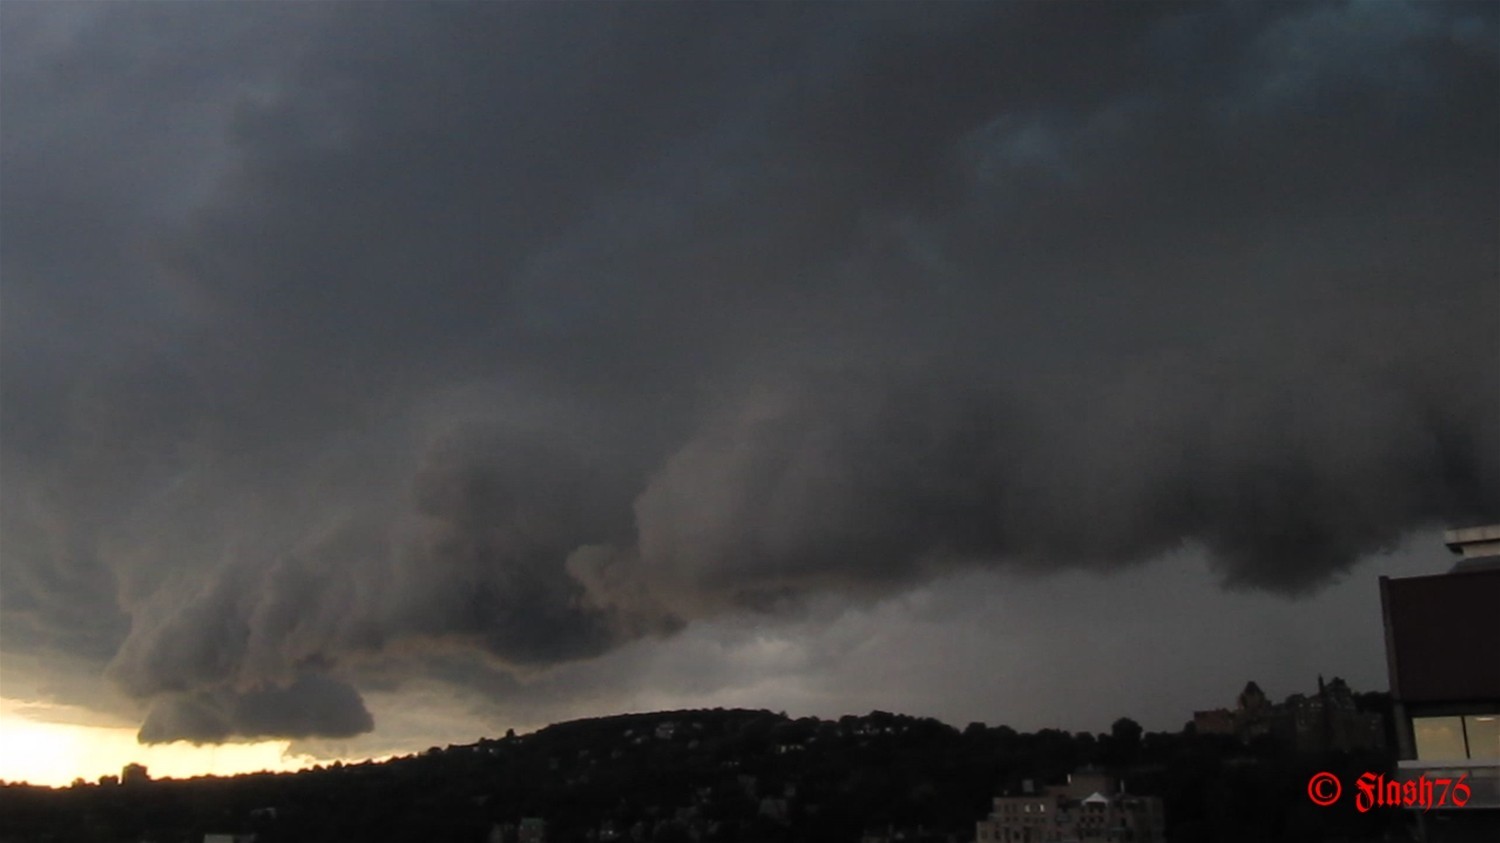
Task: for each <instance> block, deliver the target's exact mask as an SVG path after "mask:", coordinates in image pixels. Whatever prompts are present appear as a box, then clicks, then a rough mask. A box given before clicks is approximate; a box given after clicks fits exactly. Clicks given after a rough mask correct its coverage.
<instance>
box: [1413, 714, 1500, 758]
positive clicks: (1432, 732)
mask: <svg viewBox="0 0 1500 843" xmlns="http://www.w3.org/2000/svg"><path fill="white" fill-rule="evenodd" d="M1411 726H1412V733H1413V734H1414V735H1415V737H1416V741H1417V758H1418V759H1420V760H1422V761H1445V760H1457V759H1463V758H1483V759H1496V758H1500V714H1464V715H1455V716H1452V717H1413V718H1412V721H1411Z"/></svg>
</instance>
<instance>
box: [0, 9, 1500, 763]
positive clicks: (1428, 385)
mask: <svg viewBox="0 0 1500 843" xmlns="http://www.w3.org/2000/svg"><path fill="white" fill-rule="evenodd" d="M0 17H3V22H4V27H3V33H4V35H3V37H4V49H3V50H0V62H3V73H0V89H3V90H0V95H3V96H0V103H3V106H0V108H3V118H4V119H3V125H4V135H5V141H6V143H5V146H4V152H3V158H0V165H3V171H4V179H5V182H6V190H5V191H4V195H3V197H0V225H3V229H4V233H5V240H6V246H5V249H4V251H3V255H0V261H3V273H4V276H5V279H6V282H5V285H4V288H3V290H0V293H3V297H4V308H3V317H0V318H3V320H4V331H3V334H0V352H3V367H4V369H3V380H0V414H3V425H0V447H3V461H4V466H5V470H4V482H3V487H0V492H3V519H4V524H3V530H0V550H3V559H4V585H5V587H4V589H3V591H0V609H3V613H0V633H3V637H0V646H3V648H4V649H5V650H6V651H9V652H16V653H48V652H55V653H59V654H65V655H66V657H67V658H68V659H70V660H74V661H76V662H78V663H81V664H84V665H89V666H92V667H93V668H94V669H103V670H104V671H105V673H106V674H107V676H108V677H109V678H110V680H111V681H112V682H113V683H114V684H115V685H116V686H117V687H118V688H120V689H121V690H123V691H124V692H125V694H126V695H127V696H128V698H129V699H131V700H133V701H134V703H133V704H134V705H136V706H137V707H138V709H139V712H142V713H143V717H144V725H143V727H142V729H141V733H140V737H141V739H142V740H143V741H170V740H174V739H189V740H195V741H200V742H214V741H222V740H229V739H235V738H255V737H267V736H276V737H293V738H315V737H327V738H344V737H348V736H350V735H355V734H359V733H361V732H364V731H368V730H369V729H371V728H373V725H374V723H373V720H372V717H371V715H370V713H369V711H368V709H367V707H366V706H365V704H364V702H363V700H362V698H361V695H360V691H359V690H357V689H361V688H363V689H366V690H371V689H389V688H398V687H400V686H401V685H402V684H403V683H406V682H417V681H422V682H428V681H437V682H447V683H451V684H455V685H460V686H462V685H466V684H467V685H470V686H472V687H475V688H484V687H487V686H488V684H492V683H494V682H496V681H497V680H494V679H493V678H481V674H482V675H483V676H491V673H492V672H498V673H497V674H496V675H503V676H509V677H511V680H510V681H513V682H522V683H524V682H526V681H528V677H531V678H534V677H538V676H543V675H545V674H546V673H547V671H549V670H553V669H555V667H556V666H557V665H561V664H564V663H570V662H577V661H580V660H589V659H595V658H598V657H600V656H602V655H603V654H606V653H609V652H611V651H615V650H617V648H619V647H621V646H622V645H624V644H627V643H629V642H650V641H653V640H658V639H660V638H661V637H664V636H672V635H674V634H678V633H680V632H681V631H682V630H683V629H684V628H686V627H688V626H690V625H692V624H695V623H703V622H710V621H713V620H714V619H722V618H726V617H737V616H741V615H745V616H756V615H762V616H765V617H767V618H786V617H789V616H794V615H796V614H797V613H798V612H799V611H806V609H807V607H808V605H810V601H816V600H822V599H825V598H826V597H827V596H828V595H834V596H836V597H838V598H839V599H841V600H842V599H848V600H852V601H854V602H856V603H857V602H860V601H868V600H870V599H873V598H877V597H881V596H887V595H891V594H895V593H900V592H901V591H903V590H907V589H911V588H915V587H918V586H920V585H922V584H923V583H928V582H931V581H932V580H933V579H934V578H937V577H940V576H947V575H951V574H953V573H954V572H961V571H965V570H972V569H975V568H984V567H995V568H1003V569H1006V570H1010V571H1022V572H1037V573H1047V572H1057V571H1063V570H1113V569H1116V568H1118V567H1120V566H1124V565H1132V564H1143V563H1147V562H1149V561H1150V560H1155V559H1160V558H1162V557H1164V556H1166V555H1169V554H1171V553H1173V552H1175V551H1177V550H1179V549H1180V548H1183V547H1185V546H1191V547H1197V548H1203V549H1204V550H1205V551H1206V554H1207V558H1208V559H1209V560H1210V561H1209V564H1211V565H1212V566H1214V567H1215V569H1216V570H1217V571H1218V573H1219V575H1220V576H1221V578H1222V580H1223V581H1224V582H1225V583H1227V584H1229V585H1232V586H1238V587H1246V588H1254V589H1262V590H1267V591H1270V592H1275V593H1280V594H1288V595H1296V594H1305V593H1307V592H1309V591H1312V590H1315V589H1317V588H1319V587H1320V586H1323V585H1325V584H1327V583H1328V582H1330V581H1331V580H1332V579H1334V578H1336V577H1337V576H1338V575H1339V574H1340V573H1341V572H1344V571H1347V570H1348V569H1349V568H1350V567H1351V566H1352V565H1354V564H1355V563H1356V562H1357V561H1358V560H1360V559H1361V558H1364V557H1367V556H1369V555H1370V554H1372V553H1376V552H1378V551H1381V550H1384V549H1389V548H1391V547H1394V546H1396V545H1397V544H1398V543H1399V542H1400V541H1402V539H1403V538H1404V537H1406V536H1408V535H1410V534H1411V533H1412V532H1413V531H1416V530H1420V529H1425V528H1430V527H1431V526H1432V525H1435V524H1443V523H1448V522H1457V521H1465V520H1469V519H1492V518H1493V517H1494V513H1496V512H1497V511H1500V436H1497V435H1496V431H1500V390H1496V389H1495V388H1494V372H1495V371H1496V364H1497V363H1500V329H1497V325H1496V319H1495V314H1497V313H1500V277H1497V267H1500V236H1497V234H1496V232H1497V231H1500V201H1497V196H1500V193H1497V186H1500V153H1497V151H1496V150H1500V109H1496V108H1495V107H1494V104H1495V103H1496V102H1500V58H1497V50H1496V46H1495V45H1496V44H1497V43H1500V38H1497V31H1500V28H1497V14H1496V11H1495V8H1494V7H1492V6H1490V5H1487V4H1476V5H1464V4H1443V5H1438V4H1400V3H1368V4H1362V3H1349V4H1337V5H1324V4H1313V5H1282V4H1278V5H1273V6H1267V7H1247V6H1244V5H1243V4H1225V5H1191V6H1177V5H1172V4H1121V5H1118V6H1109V7H1102V6H1094V5H1089V6H1087V7H1084V6H1078V5H1070V4H1058V5H1040V4H1014V5H1012V4H1003V5H998V6H967V5H964V6H948V7H943V8H941V9H934V8H930V7H923V8H920V9H919V8H917V7H915V6H911V7H907V6H877V7H830V6H781V5H735V6H715V7H696V6H677V5H662V6H608V7H605V6H594V5H582V4H580V5H571V4H570V5H567V6H560V7H559V6H542V5H531V4H495V5H487V6H467V5H452V4H444V5H438V6H427V5H393V6H382V7H379V8H371V7H352V6H307V7H285V6H255V5H248V4H232V5H213V6H208V7H177V6H155V5H125V6H93V5H83V4H76V5H69V6H68V7H52V6H42V5H40V4H9V5H7V6H4V7H3V10H0ZM474 658H478V659H479V660H480V661H481V662H482V663H484V664H486V665H488V668H487V669H486V670H484V671H479V670H477V669H471V670H467V671H466V670H463V669H449V668H448V667H445V665H461V664H463V663H464V660H466V659H474ZM622 681H623V680H622ZM502 684H503V683H502ZM491 690H493V692H494V693H505V692H506V691H505V689H504V688H493V689H491ZM556 693H557V695H558V698H559V699H565V698H566V697H567V695H568V691H567V689H565V688H560V687H559V688H557V689H556Z"/></svg>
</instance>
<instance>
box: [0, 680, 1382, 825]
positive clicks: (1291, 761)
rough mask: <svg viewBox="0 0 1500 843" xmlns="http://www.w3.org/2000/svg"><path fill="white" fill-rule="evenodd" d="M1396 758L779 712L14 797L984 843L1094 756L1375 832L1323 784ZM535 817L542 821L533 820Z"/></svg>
mask: <svg viewBox="0 0 1500 843" xmlns="http://www.w3.org/2000/svg"><path fill="white" fill-rule="evenodd" d="M1391 763H1392V762H1391V759H1390V758H1389V757H1387V756H1386V755H1384V754H1366V755H1348V754H1340V755H1323V756H1306V755H1303V756H1297V755H1293V754H1291V753H1289V752H1287V751H1286V750H1284V749H1283V748H1281V747H1278V746H1276V745H1275V744H1272V743H1269V742H1263V743H1260V744H1257V745H1252V746H1249V747H1246V746H1242V745H1240V744H1239V743H1238V742H1237V741H1235V740H1234V739H1233V738H1229V737H1226V736H1210V735H1203V736H1199V735H1195V734H1193V733H1192V730H1191V729H1188V730H1185V731H1183V732H1180V733H1148V734H1143V733H1142V730H1141V729H1140V727H1139V726H1138V725H1136V724H1135V723H1134V722H1133V721H1130V720H1128V719H1123V718H1122V719H1121V720H1119V721H1117V722H1116V723H1115V724H1114V726H1113V728H1112V729H1111V731H1110V732H1109V733H1107V734H1097V735H1096V734H1089V733H1076V734H1075V733H1069V732H1064V731H1058V730H1051V729H1044V730H1042V731H1040V732H1035V733H1029V734H1028V733H1019V732H1016V731H1014V730H1012V729H1009V728H1007V727H1004V726H999V727H988V726H986V725H984V724H981V723H973V724H970V725H969V726H968V727H967V728H965V729H963V730H962V731H960V730H959V729H956V728H954V727H952V726H949V725H946V724H944V723H941V722H939V721H937V720H933V719H927V718H915V717H907V716H903V715H897V714H890V713H886V712H879V711H876V712H872V713H870V714H868V715H866V716H863V717H856V716H846V717H842V718H840V719H838V720H836V721H832V720H820V719H817V718H810V717H809V718H801V719H791V718H788V717H787V716H785V715H784V714H776V713H772V712H768V711H747V710H723V709H715V710H712V711H671V712H657V713H652V714H628V715H620V716H615V717H605V718H597V719H589V720H578V721H573V722H569V723H561V724H557V725H554V726H549V727H547V728H545V729H542V730H540V731H538V732H535V733H532V734H528V735H522V736H517V735H514V734H507V735H506V736H505V737H503V738H496V739H486V740H481V741H479V742H477V743H473V744H467V745H455V746H448V747H446V748H438V747H434V748H432V749H430V750H428V751H426V752H424V753H420V754H417V755H413V756H408V757H403V758H397V759H392V760H389V761H385V762H380V763H375V762H366V763H361V764H338V763H335V764H333V765H331V766H328V767H320V768H315V769H312V770H305V771H303V772H300V773H292V774H258V775H250V776H238V777H234V778H202V779H192V780H184V781H166V780H164V781H151V782H145V783H139V784H133V785H132V784H127V785H117V784H103V785H96V784H87V785H85V784H81V783H80V784H78V785H75V786H74V787H70V788H62V789H56V790H53V789H48V788H36V787H30V786H23V785H7V786H6V787H4V789H3V791H0V843H3V841H10V840H28V841H126V840H129V841H141V840H152V841H158V843H173V841H192V843H199V841H201V840H203V835H204V834H206V833H238V834H247V833H255V834H256V835H257V843H277V841H313V840H359V841H384V840H392V841H395V840H401V841H406V840H411V841H418V840H420V841H466V843H481V842H482V841H488V840H495V839H501V838H504V839H506V840H515V839H516V834H517V829H518V827H519V826H520V824H521V822H522V821H523V820H525V819H527V818H540V819H543V820H545V821H546V839H547V840H548V841H554V842H555V843H562V842H563V841H595V842H596V843H608V841H619V843H627V841H687V840H701V841H779V840H799V841H800V840H807V841H814V840H815V841H826V843H839V841H850V843H857V841H859V840H860V839H861V838H862V836H863V835H865V834H866V833H868V832H872V831H879V832H882V833H887V832H890V831H892V830H894V831H897V832H900V831H905V832H906V839H908V840H912V841H920V840H933V841H945V843H946V841H950V840H951V841H970V840H973V839H974V823H975V821H976V820H979V819H981V818H983V817H984V816H985V815H986V814H987V813H988V811H989V804H990V799H991V797H993V796H994V795H996V794H998V793H1001V792H1004V791H1006V790H1015V789H1017V788H1019V787H1020V785H1021V783H1022V781H1023V780H1026V779H1031V780H1033V781H1034V782H1036V783H1038V784H1043V783H1047V782H1056V781H1059V780H1062V779H1064V778H1065V777H1066V775H1067V774H1068V773H1069V772H1071V771H1073V770H1075V769H1078V768H1081V767H1084V766H1087V765H1096V766H1099V767H1103V768H1106V769H1108V770H1111V771H1114V772H1117V773H1120V774H1122V775H1123V777H1124V779H1125V782H1126V785H1127V787H1128V789H1129V790H1130V791H1131V792H1134V793H1138V794H1151V795H1158V796H1161V797H1162V798H1163V800H1164V801H1165V806H1166V815H1167V823H1168V832H1169V836H1170V838H1171V839H1172V840H1174V841H1206V840H1225V841H1234V840H1247V841H1248V840H1255V841H1262V840H1266V839H1277V840H1288V841H1295V840H1323V839H1329V838H1333V837H1339V838H1343V839H1350V840H1354V839H1364V838H1366V837H1369V838H1375V837H1378V836H1379V835H1380V834H1381V833H1382V832H1384V831H1385V830H1386V829H1387V826H1388V825H1390V824H1393V823H1394V822H1395V821H1396V819H1397V817H1396V816H1395V814H1394V813H1391V812H1386V813H1381V814H1373V813H1372V814H1365V815H1359V814H1356V813H1355V812H1354V811H1353V809H1352V808H1349V807H1348V806H1335V808H1333V809H1320V808H1317V807H1315V806H1313V805H1311V804H1310V803H1309V801H1308V799H1307V797H1306V795H1305V786H1306V782H1307V779H1308V776H1309V775H1311V774H1312V773H1313V772H1316V771H1318V770H1322V769H1329V770H1332V771H1333V772H1335V773H1336V774H1337V775H1339V776H1340V777H1341V778H1342V779H1343V780H1345V781H1350V780H1352V779H1353V778H1357V777H1358V775H1359V773H1360V772H1363V771H1364V770H1366V769H1384V768H1387V767H1388V766H1389V765H1390V764H1391ZM532 825H533V826H534V825H535V823H534V822H533V823H532Z"/></svg>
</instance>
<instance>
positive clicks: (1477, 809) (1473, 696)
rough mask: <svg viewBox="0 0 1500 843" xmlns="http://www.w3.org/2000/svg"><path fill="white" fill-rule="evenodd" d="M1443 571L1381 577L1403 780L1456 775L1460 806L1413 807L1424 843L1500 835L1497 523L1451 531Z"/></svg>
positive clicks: (1499, 554) (1499, 565) (1499, 551)
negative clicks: (1463, 792)
mask: <svg viewBox="0 0 1500 843" xmlns="http://www.w3.org/2000/svg"><path fill="white" fill-rule="evenodd" d="M1444 538H1445V542H1446V544H1447V545H1448V548H1449V550H1452V551H1453V552H1454V553H1457V554H1459V555H1460V556H1461V557H1462V558H1461V559H1459V561H1458V562H1457V563H1456V564H1455V565H1454V566H1453V568H1452V569H1451V570H1450V571H1448V572H1447V573H1445V574H1435V575H1431V576H1419V577H1402V578H1399V579H1393V578H1391V577H1381V578H1380V608H1381V615H1382V618H1383V620H1384V623H1385V650H1386V667H1387V670H1388V672H1389V675H1390V683H1391V697H1392V703H1393V711H1394V713H1395V719H1396V724H1395V725H1396V740H1397V750H1398V755H1399V758H1400V761H1399V762H1398V777H1399V778H1400V779H1402V780H1403V781H1405V780H1413V779H1415V780H1418V781H1420V780H1421V779H1422V777H1424V776H1425V777H1426V778H1427V779H1428V780H1436V779H1442V778H1447V779H1452V780H1458V779H1460V778H1462V779H1463V780H1464V782H1465V783H1466V784H1467V786H1468V794H1469V795H1468V799H1467V802H1466V804H1464V805H1462V806H1459V805H1454V804H1453V803H1452V802H1451V801H1450V802H1449V803H1448V804H1447V805H1438V806H1433V808H1432V809H1431V811H1430V812H1426V811H1421V810H1420V808H1419V809H1418V813H1417V815H1416V824H1417V829H1418V833H1419V835H1420V836H1421V838H1422V839H1423V840H1427V841H1432V843H1438V841H1467V840H1485V841H1493V840H1497V839H1500V619H1497V618H1500V615H1497V613H1500V525H1494V526H1487V527H1473V528H1468V529H1462V530H1449V531H1448V533H1447V535H1446V536H1445V537H1444Z"/></svg>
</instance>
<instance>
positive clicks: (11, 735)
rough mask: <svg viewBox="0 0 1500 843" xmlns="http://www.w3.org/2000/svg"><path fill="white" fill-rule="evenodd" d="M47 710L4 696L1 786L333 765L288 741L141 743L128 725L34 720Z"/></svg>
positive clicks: (0, 738)
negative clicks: (31, 713)
mask: <svg viewBox="0 0 1500 843" xmlns="http://www.w3.org/2000/svg"><path fill="white" fill-rule="evenodd" d="M37 708H42V709H46V708H48V707H47V706H45V705H42V704H36V703H28V702H25V701H21V700H13V699H7V698H3V697H0V780H3V781H5V782H8V783H11V784H18V783H26V784H33V785H45V786H51V787H64V786H67V785H69V784H71V783H72V782H73V781H74V780H76V779H79V778H81V779H83V780H84V781H86V782H88V783H90V784H94V783H97V782H98V781H99V778H100V777H101V776H106V775H113V776H118V775H119V774H120V770H121V769H122V768H123V767H124V766H125V765H126V764H131V763H135V764H143V765H145V766H146V768H147V771H148V773H149V774H150V776H151V777H152V778H155V779H167V778H172V779H182V778H192V777H194V776H209V775H212V776H232V775H238V774H241V773H258V772H292V771H295V770H303V769H307V768H308V767H311V766H313V765H315V764H320V763H332V759H319V758H314V757H313V756H311V755H294V754H290V753H289V752H288V750H289V747H290V741H286V740H278V741H259V742H256V743H231V744H218V745H204V746H195V745H194V744H191V743H188V742H186V741H178V742H176V743H170V744H149V745H148V744H141V743H137V742H136V737H135V730H134V729H131V728H127V727H123V726H86V725H80V724H75V723H60V722H51V721H44V720H36V719H33V718H31V717H28V716H26V715H25V713H24V712H25V711H26V710H28V709H32V710H35V709H37Z"/></svg>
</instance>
